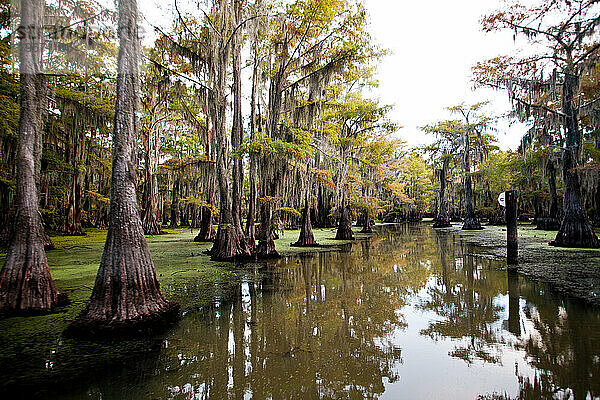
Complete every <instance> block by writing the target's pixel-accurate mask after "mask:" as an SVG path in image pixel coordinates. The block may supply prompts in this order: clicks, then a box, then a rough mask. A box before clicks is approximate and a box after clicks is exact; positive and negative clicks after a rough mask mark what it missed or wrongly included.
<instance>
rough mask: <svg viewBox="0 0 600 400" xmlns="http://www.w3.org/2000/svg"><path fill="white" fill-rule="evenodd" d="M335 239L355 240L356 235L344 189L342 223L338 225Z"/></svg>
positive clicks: (341, 207) (341, 208)
mask: <svg viewBox="0 0 600 400" xmlns="http://www.w3.org/2000/svg"><path fill="white" fill-rule="evenodd" d="M335 239H336V240H354V233H353V232H352V220H351V219H350V213H349V212H348V206H347V205H346V192H345V191H344V190H343V189H342V201H341V204H340V222H339V224H338V228H337V232H336V235H335Z"/></svg>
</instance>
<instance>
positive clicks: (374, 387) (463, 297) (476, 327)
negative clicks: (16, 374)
mask: <svg viewBox="0 0 600 400" xmlns="http://www.w3.org/2000/svg"><path fill="white" fill-rule="evenodd" d="M503 267H504V266H503V263H502V262H501V261H498V260H493V259H491V258H489V257H485V256H482V255H481V252H480V251H478V249H476V248H473V247H470V246H469V245H466V244H464V243H462V242H461V241H460V239H459V238H458V237H457V236H455V235H454V234H452V233H448V232H446V233H444V232H440V231H435V230H433V229H431V228H429V227H427V226H425V225H414V224H413V225H408V224H407V225H398V226H388V227H383V228H381V229H380V230H379V234H378V235H377V236H375V237H373V238H371V239H369V240H366V241H361V242H358V243H356V244H354V245H352V246H345V247H343V248H341V250H340V251H335V252H327V253H307V254H304V255H302V256H298V257H289V258H283V259H281V260H277V261H272V262H268V263H259V264H253V265H251V266H246V268H245V272H243V273H242V274H241V275H242V276H241V278H240V279H239V281H238V282H237V283H235V284H232V285H230V286H228V287H216V288H215V287H212V288H208V289H210V290H212V291H214V293H215V300H214V302H213V303H212V305H210V306H208V307H206V306H205V307H199V308H198V307H188V309H187V311H186V313H185V316H184V318H183V319H182V320H181V322H180V323H179V324H178V325H177V326H176V327H175V328H174V329H173V330H171V331H170V332H169V333H168V334H167V335H165V336H164V337H162V338H160V339H157V340H156V342H155V344H154V345H153V346H151V348H150V349H149V350H144V351H139V352H137V353H136V356H135V357H129V358H125V359H124V360H122V361H119V362H118V363H115V365H112V366H111V367H110V368H98V369H97V370H93V369H92V370H90V371H86V373H85V374H82V376H85V378H82V379H81V380H79V381H78V382H75V383H70V384H69V385H65V386H62V387H59V388H58V389H53V392H52V393H51V397H56V398H73V399H75V398H91V399H153V398H156V399H228V398H230V399H362V398H373V399H376V398H377V399H446V398H448V399H478V398H481V399H504V398H511V399H514V398H519V399H529V398H531V399H541V398H564V399H569V398H570V399H588V398H598V397H599V396H600V310H598V309H597V308H591V307H588V306H585V305H583V304H580V303H579V302H577V301H575V300H572V299H569V298H566V297H563V296H561V295H559V294H556V293H554V292H553V291H552V290H551V289H550V288H548V287H546V286H544V285H541V284H539V283H536V282H533V281H530V280H527V279H525V278H523V277H519V276H516V275H512V274H511V275H509V274H508V273H507V272H506V270H504V269H503ZM565 268H567V266H565ZM206 289H207V288H198V287H195V286H194V284H193V283H190V284H189V285H187V284H183V285H182V286H181V287H179V288H178V289H177V290H178V293H179V295H180V296H184V297H185V296H193V295H194V293H195V292H196V291H197V290H206ZM61 343H62V342H61V341H59V342H58V344H57V348H56V349H55V350H54V353H53V354H60V352H61V348H60V347H61ZM70 351H73V350H72V349H71V350H70ZM51 358H52V357H49V362H51V363H52V362H53V361H52V359H51ZM63 363H64V361H63ZM52 365H54V364H52ZM83 365H85V364H83ZM54 368H59V366H54ZM83 368H86V367H83Z"/></svg>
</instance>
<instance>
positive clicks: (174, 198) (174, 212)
mask: <svg viewBox="0 0 600 400" xmlns="http://www.w3.org/2000/svg"><path fill="white" fill-rule="evenodd" d="M175 174H176V175H175V180H174V181H173V188H172V189H171V222H170V223H169V227H170V228H173V229H175V228H177V226H178V225H179V191H180V190H181V187H180V179H179V171H175Z"/></svg>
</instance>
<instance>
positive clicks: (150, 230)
mask: <svg viewBox="0 0 600 400" xmlns="http://www.w3.org/2000/svg"><path fill="white" fill-rule="evenodd" d="M154 135H155V133H154V132H152V131H151V130H150V129H149V130H148V138H147V145H146V149H145V153H146V154H145V155H144V158H145V167H146V168H145V171H144V175H145V180H144V194H143V202H142V204H143V209H144V212H143V215H142V227H143V228H144V234H146V235H162V234H164V233H165V232H164V231H163V230H162V227H161V225H160V221H159V220H158V178H157V176H156V174H155V173H154V171H155V170H156V163H157V157H156V140H155V137H154Z"/></svg>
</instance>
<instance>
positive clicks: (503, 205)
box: [498, 192, 506, 207]
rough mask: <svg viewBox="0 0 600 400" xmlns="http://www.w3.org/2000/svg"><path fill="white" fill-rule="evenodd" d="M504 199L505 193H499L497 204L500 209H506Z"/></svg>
mask: <svg viewBox="0 0 600 400" xmlns="http://www.w3.org/2000/svg"><path fill="white" fill-rule="evenodd" d="M505 197H506V192H502V193H500V196H498V203H500V205H501V206H502V207H506V201H505Z"/></svg>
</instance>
